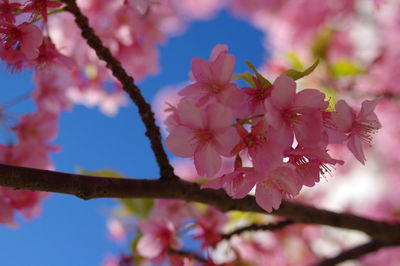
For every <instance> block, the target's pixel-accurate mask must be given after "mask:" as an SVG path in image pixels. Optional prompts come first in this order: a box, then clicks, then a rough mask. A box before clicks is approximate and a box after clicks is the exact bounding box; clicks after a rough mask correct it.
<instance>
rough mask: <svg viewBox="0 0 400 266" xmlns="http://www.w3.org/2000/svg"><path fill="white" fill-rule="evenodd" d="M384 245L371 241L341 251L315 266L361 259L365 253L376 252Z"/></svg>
mask: <svg viewBox="0 0 400 266" xmlns="http://www.w3.org/2000/svg"><path fill="white" fill-rule="evenodd" d="M384 246H385V245H384V244H382V243H381V242H379V241H377V240H371V241H370V242H368V243H365V244H362V245H360V246H357V247H354V248H352V249H349V250H346V251H343V252H342V253H340V254H338V255H337V256H335V257H332V258H329V259H325V260H323V261H321V262H319V263H317V264H315V266H334V265H336V264H338V263H340V262H343V261H346V260H351V259H355V258H358V257H361V256H363V255H365V254H367V253H371V252H374V251H377V250H378V249H380V248H382V247H384Z"/></svg>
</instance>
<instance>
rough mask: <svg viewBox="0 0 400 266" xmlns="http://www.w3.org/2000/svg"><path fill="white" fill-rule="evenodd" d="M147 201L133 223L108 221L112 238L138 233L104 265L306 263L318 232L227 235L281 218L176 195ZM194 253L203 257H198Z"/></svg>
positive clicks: (294, 228)
mask: <svg viewBox="0 0 400 266" xmlns="http://www.w3.org/2000/svg"><path fill="white" fill-rule="evenodd" d="M152 204H153V205H152V208H151V209H150V210H149V212H148V213H141V215H140V216H141V218H140V219H139V220H137V221H135V223H137V226H136V228H135V227H134V226H132V224H130V222H129V221H127V220H126V219H124V218H123V217H120V218H117V219H116V218H113V220H111V221H110V222H109V223H108V224H109V226H108V228H109V232H110V236H111V237H112V239H113V240H115V241H117V242H121V241H123V240H124V238H126V236H127V235H128V233H130V231H133V228H135V230H137V233H138V236H139V237H138V238H137V239H136V240H135V241H134V242H133V250H132V254H129V255H128V254H125V253H121V254H120V255H119V257H114V256H112V257H111V256H110V257H107V259H106V260H105V261H104V263H103V266H117V265H121V264H123V265H124V263H127V265H129V263H132V262H136V263H138V262H140V263H142V262H143V264H140V265H147V264H146V263H150V264H157V265H160V264H163V263H166V262H169V263H170V264H171V265H177V266H178V265H226V266H228V265H237V263H250V264H252V265H265V264H267V263H273V264H274V265H284V262H285V261H289V260H290V261H291V262H292V263H293V265H295V264H296V263H297V264H301V265H307V264H311V263H313V262H315V260H316V259H317V258H316V256H315V254H314V252H313V250H312V248H311V247H310V243H311V241H312V240H315V239H316V238H319V237H321V236H322V235H323V234H322V232H321V231H320V230H319V229H318V228H310V227H308V228H307V227H306V226H304V225H290V226H287V227H284V228H282V229H280V230H278V231H276V232H265V231H258V232H254V233H252V234H251V237H250V234H249V232H247V234H246V233H244V234H243V235H241V234H239V233H237V234H234V235H232V236H229V237H226V236H227V233H228V232H232V230H233V228H237V227H243V226H244V225H246V224H248V223H251V222H254V221H258V222H259V223H265V224H268V223H272V224H275V223H278V222H279V221H280V220H279V219H276V218H273V217H270V216H265V215H261V214H254V215H253V218H250V219H249V216H248V215H247V214H245V213H240V212H236V213H235V212H233V213H221V212H219V211H218V210H216V209H215V208H213V207H206V206H204V205H201V204H194V203H185V202H183V201H179V200H162V199H158V200H155V201H154V202H153V203H152ZM123 206H126V205H123ZM120 211H121V210H120ZM136 215H138V214H137V213H136ZM125 218H126V217H125ZM188 239H191V241H193V243H195V244H193V245H196V246H199V247H198V248H196V250H195V251H193V252H189V250H187V249H185V248H184V241H188ZM293 248H295V251H294V249H293ZM179 252H181V253H179ZM221 253H224V254H225V253H227V254H230V255H228V256H225V257H224V258H221V256H218V254H221ZM199 257H200V258H202V259H203V260H204V261H207V262H204V261H199Z"/></svg>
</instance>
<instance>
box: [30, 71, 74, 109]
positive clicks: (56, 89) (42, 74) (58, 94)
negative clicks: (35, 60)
mask: <svg viewBox="0 0 400 266" xmlns="http://www.w3.org/2000/svg"><path fill="white" fill-rule="evenodd" d="M34 82H35V84H36V88H35V90H34V91H33V92H32V98H33V100H34V101H35V103H36V105H37V107H38V109H39V110H43V111H46V112H50V113H53V114H59V113H60V112H61V111H62V110H70V109H71V105H72V103H71V100H70V99H69V98H68V97H67V95H66V88H67V87H68V86H70V85H71V74H70V73H69V72H67V71H65V69H64V68H62V67H60V66H54V65H53V66H52V67H48V68H43V69H38V70H36V71H35V73H34Z"/></svg>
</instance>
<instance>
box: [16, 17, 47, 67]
mask: <svg viewBox="0 0 400 266" xmlns="http://www.w3.org/2000/svg"><path fill="white" fill-rule="evenodd" d="M18 28H19V29H20V30H21V31H22V32H23V33H24V35H23V40H22V41H21V51H22V53H23V54H24V55H25V56H26V57H27V58H28V59H34V58H36V57H37V56H38V55H39V46H40V45H41V44H42V41H43V34H42V31H41V30H40V29H39V28H38V27H36V26H35V25H32V24H29V23H26V22H25V23H23V24H21V25H20V26H18Z"/></svg>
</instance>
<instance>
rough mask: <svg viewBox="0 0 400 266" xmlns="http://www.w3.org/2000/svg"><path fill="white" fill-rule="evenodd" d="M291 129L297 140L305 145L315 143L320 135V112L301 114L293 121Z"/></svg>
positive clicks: (318, 140)
mask: <svg viewBox="0 0 400 266" xmlns="http://www.w3.org/2000/svg"><path fill="white" fill-rule="evenodd" d="M293 130H294V133H295V135H296V139H297V141H298V142H299V143H300V144H302V146H306V145H316V144H318V143H319V142H320V140H321V136H322V117H321V114H320V112H318V111H317V112H314V113H312V114H307V115H302V116H301V117H298V118H297V119H296V121H295V122H294V123H293Z"/></svg>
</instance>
